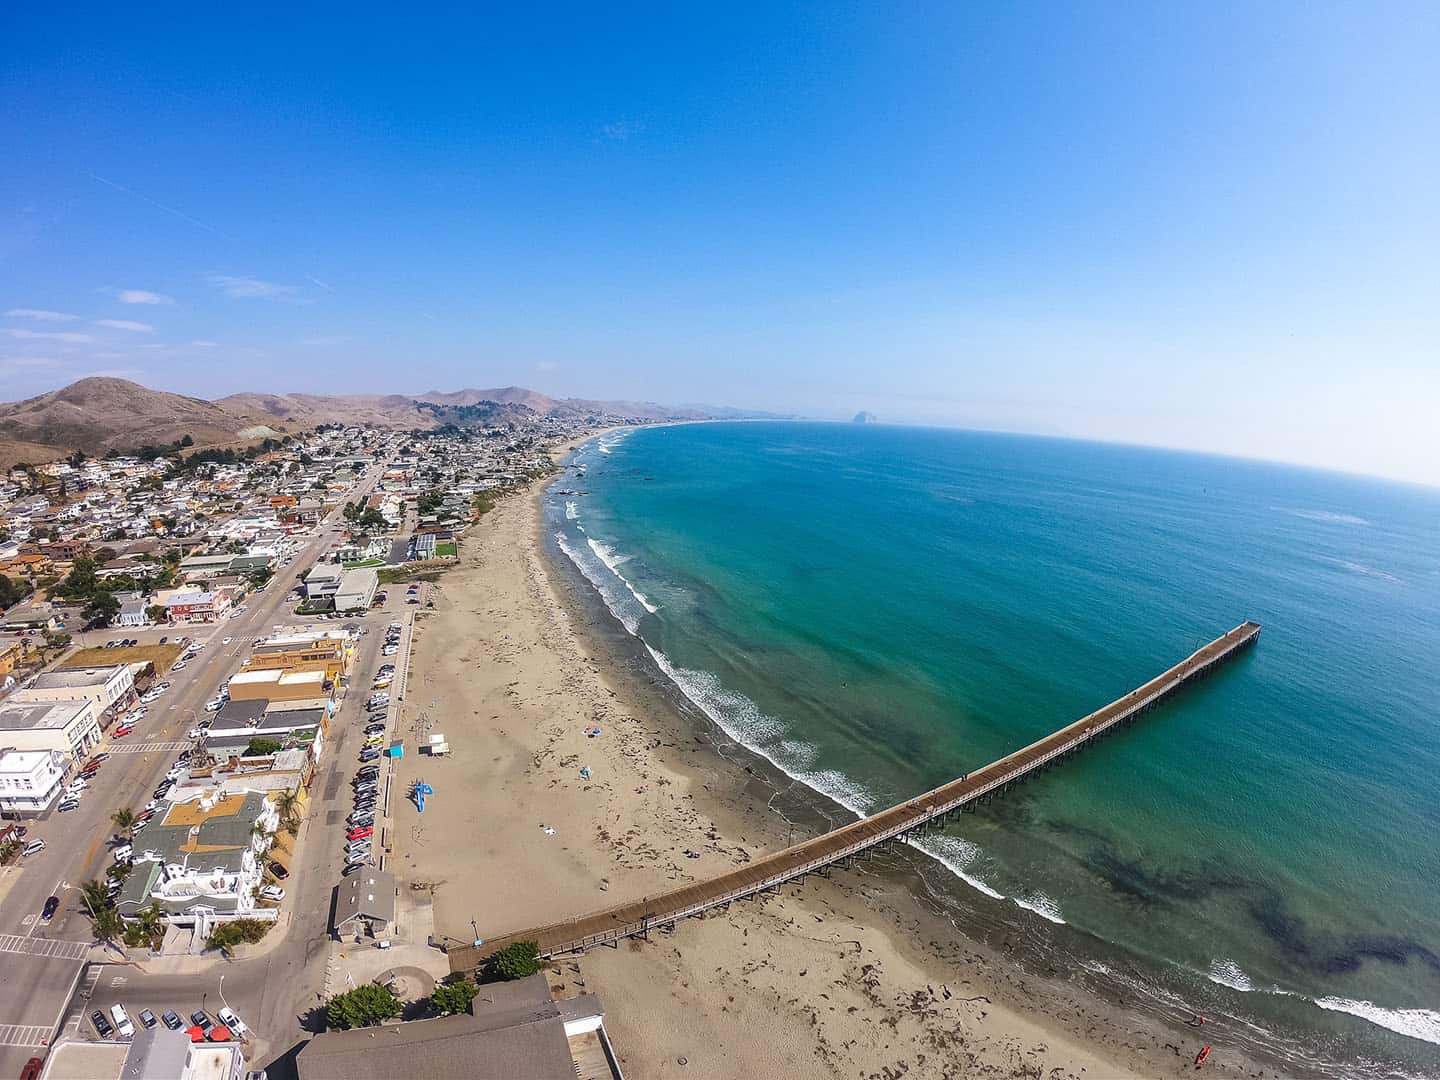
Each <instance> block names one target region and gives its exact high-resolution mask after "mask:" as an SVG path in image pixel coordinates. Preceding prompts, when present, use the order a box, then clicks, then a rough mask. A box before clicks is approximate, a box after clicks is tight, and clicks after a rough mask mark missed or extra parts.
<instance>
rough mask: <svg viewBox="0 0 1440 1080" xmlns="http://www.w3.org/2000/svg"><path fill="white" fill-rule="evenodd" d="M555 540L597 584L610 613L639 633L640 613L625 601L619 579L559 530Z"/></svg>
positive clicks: (568, 556) (592, 581)
mask: <svg viewBox="0 0 1440 1080" xmlns="http://www.w3.org/2000/svg"><path fill="white" fill-rule="evenodd" d="M555 542H556V544H558V545H559V547H560V550H561V551H563V552H564V553H565V555H566V557H567V558H569V560H570V561H571V562H572V563H574V564H575V566H576V568H577V569H579V571H580V573H582V574H584V575H585V580H586V581H588V582H590V584H591V585H593V586H595V591H596V592H598V593H599V594H600V599H601V600H603V601H604V602H605V607H606V608H607V609H609V611H610V614H611V615H614V616H615V618H616V619H617V620H619V622H620V625H621V626H623V627H625V629H626V630H627V631H629V632H630V633H632V634H637V633H638V631H639V629H640V618H639V616H638V614H636V613H635V612H633V611H631V610H630V608H631V605H629V604H627V603H625V600H624V597H623V596H622V594H621V593H620V591H619V590H618V589H617V588H616V585H618V584H619V580H618V579H617V578H616V577H615V575H614V574H610V573H607V572H606V570H605V568H604V566H603V565H602V564H600V563H599V562H597V561H596V560H595V559H594V558H593V557H589V558H587V557H582V555H581V553H580V550H579V549H578V548H576V547H575V546H574V545H573V544H571V543H570V541H569V540H568V539H567V538H566V536H565V534H564V533H559V532H557V533H556V534H555Z"/></svg>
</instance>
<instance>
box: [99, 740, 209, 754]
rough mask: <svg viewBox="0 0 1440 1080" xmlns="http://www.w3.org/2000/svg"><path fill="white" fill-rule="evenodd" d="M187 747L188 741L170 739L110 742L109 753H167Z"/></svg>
mask: <svg viewBox="0 0 1440 1080" xmlns="http://www.w3.org/2000/svg"><path fill="white" fill-rule="evenodd" d="M189 749H190V743H189V742H188V741H186V742H181V741H170V742H162V741H155V742H139V743H111V744H110V753H112V754H150V753H157V754H168V753H170V752H171V751H172V750H189Z"/></svg>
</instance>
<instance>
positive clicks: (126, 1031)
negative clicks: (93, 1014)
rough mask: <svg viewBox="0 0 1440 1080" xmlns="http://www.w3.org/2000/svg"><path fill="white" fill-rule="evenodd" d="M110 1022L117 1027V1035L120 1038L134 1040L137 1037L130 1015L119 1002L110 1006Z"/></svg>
mask: <svg viewBox="0 0 1440 1080" xmlns="http://www.w3.org/2000/svg"><path fill="white" fill-rule="evenodd" d="M110 1022H111V1023H113V1024H114V1025H115V1034H117V1035H119V1036H120V1038H122V1039H133V1038H134V1037H135V1025H134V1024H132V1023H130V1014H129V1013H127V1012H126V1011H125V1006H124V1005H121V1004H120V1003H119V1002H118V1001H117V1002H116V1003H115V1004H114V1005H111V1006H110Z"/></svg>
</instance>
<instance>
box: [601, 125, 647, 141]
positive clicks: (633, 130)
mask: <svg viewBox="0 0 1440 1080" xmlns="http://www.w3.org/2000/svg"><path fill="white" fill-rule="evenodd" d="M644 133H645V125H644V124H642V123H641V122H640V121H639V120H612V121H610V123H608V124H605V125H604V126H603V127H601V128H600V137H601V138H602V139H606V140H608V141H610V142H629V141H630V140H631V139H633V138H635V136H637V135H643V134H644Z"/></svg>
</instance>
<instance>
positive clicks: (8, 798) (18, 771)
mask: <svg viewBox="0 0 1440 1080" xmlns="http://www.w3.org/2000/svg"><path fill="white" fill-rule="evenodd" d="M69 760H70V759H69V757H68V756H67V755H65V754H62V753H60V752H59V751H58V750H14V749H10V748H6V749H4V750H0V813H4V814H7V815H11V816H15V817H29V816H34V815H36V814H41V813H44V812H45V811H46V810H48V809H50V807H51V805H52V804H53V803H54V802H55V800H56V799H57V798H58V797H59V795H60V786H61V785H62V784H63V783H64V782H65V769H66V766H67V764H68V763H69Z"/></svg>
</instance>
